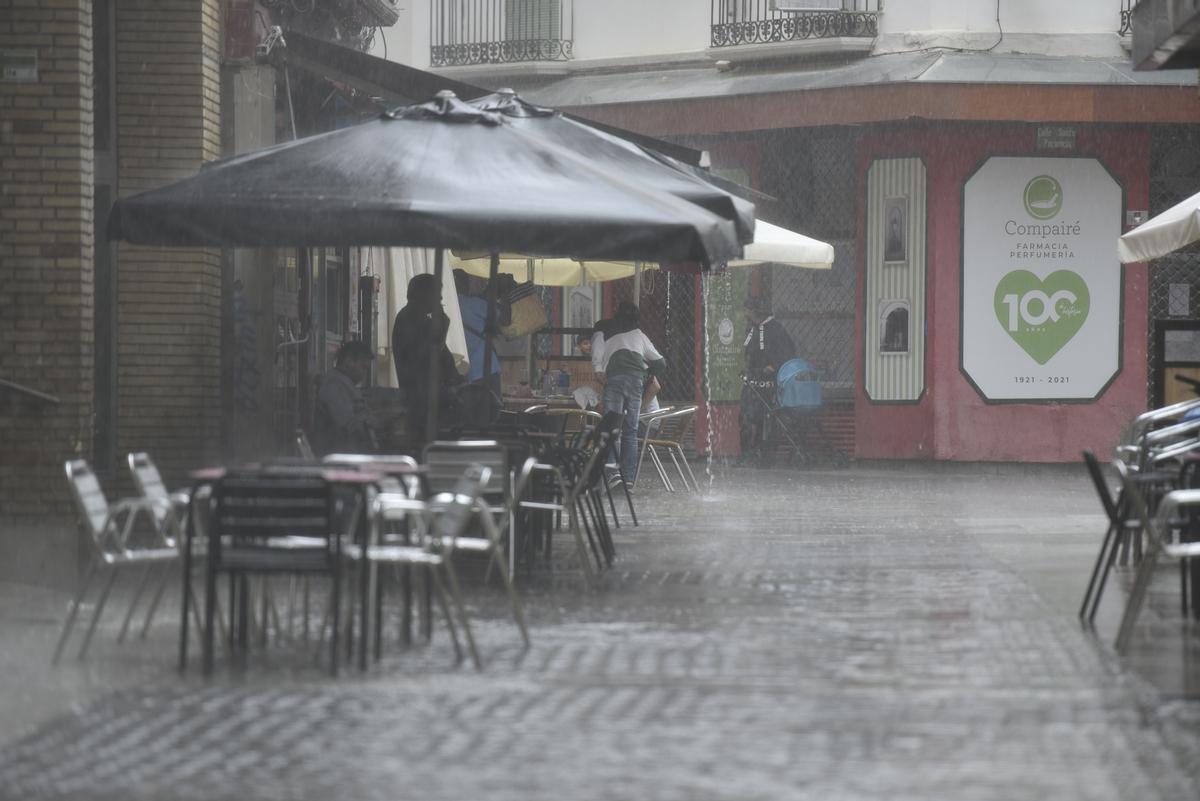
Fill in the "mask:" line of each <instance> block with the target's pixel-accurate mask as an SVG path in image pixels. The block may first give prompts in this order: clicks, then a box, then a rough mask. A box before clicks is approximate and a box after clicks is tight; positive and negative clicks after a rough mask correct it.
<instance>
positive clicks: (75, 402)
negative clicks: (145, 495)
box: [0, 0, 94, 579]
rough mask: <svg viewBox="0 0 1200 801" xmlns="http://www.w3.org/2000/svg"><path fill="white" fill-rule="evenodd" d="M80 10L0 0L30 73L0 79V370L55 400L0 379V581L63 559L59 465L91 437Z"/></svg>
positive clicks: (86, 66)
mask: <svg viewBox="0 0 1200 801" xmlns="http://www.w3.org/2000/svg"><path fill="white" fill-rule="evenodd" d="M91 6H92V4H91V0H0V49H4V50H17V49H20V50H33V51H34V52H36V55H37V69H38V78H37V80H36V82H30V83H15V82H11V81H0V279H2V280H0V378H3V379H5V380H8V381H13V382H16V383H19V384H24V385H26V386H31V387H33V388H35V389H37V390H39V391H41V392H45V393H48V394H51V395H55V396H57V397H58V398H59V399H60V400H61V403H60V404H59V405H56V406H54V405H41V404H38V403H37V402H34V401H30V400H25V399H23V398H21V397H20V396H18V395H15V394H13V393H11V392H9V391H6V390H2V389H0V443H2V444H0V451H2V452H0V553H3V554H4V558H3V559H2V560H0V578H5V579H8V578H13V577H22V576H25V577H28V576H41V575H44V574H46V573H47V572H54V571H55V570H56V569H58V570H60V572H61V571H67V572H72V571H73V569H74V565H73V563H70V564H66V565H60V564H58V563H57V561H56V560H55V559H54V558H53V556H52V554H53V553H55V552H57V553H59V554H60V555H61V553H62V549H63V548H66V549H68V550H67V552H68V553H71V552H72V550H71V549H73V546H74V542H75V534H74V529H73V526H72V525H71V519H72V518H73V511H72V509H71V507H70V505H69V501H68V496H67V495H66V494H65V480H64V478H63V472H62V465H63V461H64V460H65V459H68V458H71V457H73V456H76V455H80V456H87V455H88V450H89V448H90V446H91V441H92V429H91V426H92V416H91V415H92V380H93V355H92V330H93V318H92V308H93V307H92V296H93V290H92V280H93V275H92V255H93V246H94V239H93V233H94V232H93V230H92V228H93V225H92V213H93V209H92V203H93V163H92V148H93V144H92V38H91V37H92V34H91V13H92V12H91ZM18 538H20V540H19V541H18ZM67 561H68V562H70V560H67Z"/></svg>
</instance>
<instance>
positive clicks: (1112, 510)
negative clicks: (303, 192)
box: [1079, 450, 1141, 624]
mask: <svg viewBox="0 0 1200 801" xmlns="http://www.w3.org/2000/svg"><path fill="white" fill-rule="evenodd" d="M1083 461H1084V464H1085V465H1086V466H1087V471H1088V475H1089V476H1090V477H1091V479H1092V484H1093V485H1094V486H1095V488H1096V495H1097V496H1098V497H1099V498H1100V505H1101V506H1103V507H1104V514H1105V515H1106V516H1107V517H1108V528H1107V529H1106V530H1105V532H1104V539H1103V540H1101V542H1100V553H1098V554H1097V555H1096V564H1095V565H1094V566H1093V567H1092V575H1091V578H1090V579H1089V580H1088V586H1087V590H1086V591H1085V592H1084V594H1083V603H1082V604H1080V606H1079V618H1080V620H1083V621H1084V622H1086V623H1088V624H1091V623H1092V622H1093V621H1094V620H1095V618H1096V610H1097V609H1099V607H1100V597H1101V596H1102V595H1103V594H1104V587H1105V584H1106V583H1107V582H1108V576H1109V574H1110V573H1111V572H1112V568H1113V566H1114V565H1115V564H1116V560H1117V553H1118V551H1119V549H1120V548H1121V547H1122V546H1123V545H1124V544H1125V543H1127V542H1128V541H1129V540H1130V539H1132V538H1134V537H1136V536H1137V534H1138V530H1139V529H1140V528H1141V521H1139V520H1136V519H1132V518H1130V516H1129V514H1128V512H1129V504H1128V501H1126V500H1125V498H1124V496H1123V495H1122V494H1120V493H1118V495H1117V496H1116V497H1114V496H1113V494H1112V492H1111V491H1110V490H1109V487H1108V480H1107V479H1106V478H1105V477H1104V472H1103V470H1102V469H1101V467H1100V461H1099V460H1098V459H1097V458H1096V455H1095V454H1094V453H1092V452H1091V451H1088V450H1085V451H1084V452H1083Z"/></svg>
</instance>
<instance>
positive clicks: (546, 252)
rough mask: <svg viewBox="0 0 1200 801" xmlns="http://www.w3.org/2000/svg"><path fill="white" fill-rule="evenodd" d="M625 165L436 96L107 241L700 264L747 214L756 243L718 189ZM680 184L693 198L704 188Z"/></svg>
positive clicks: (732, 250)
mask: <svg viewBox="0 0 1200 801" xmlns="http://www.w3.org/2000/svg"><path fill="white" fill-rule="evenodd" d="M567 124H571V125H574V124H575V123H567ZM602 136H604V137H607V136H608V135H607V134H603V135H602ZM630 147H632V148H635V149H637V150H638V151H639V152H641V151H640V148H636V146H633V145H630ZM645 158H646V159H647V160H648V161H649V160H650V159H649V157H645ZM619 163H620V162H618V161H617V160H615V159H614V160H608V161H601V160H598V159H596V158H594V157H593V154H591V153H589V152H588V151H587V150H586V149H585V150H573V149H571V148H570V147H568V146H567V144H565V143H560V142H559V141H555V140H553V139H551V138H549V137H547V136H544V135H541V134H539V133H537V132H534V131H533V130H529V129H527V127H525V126H523V125H521V124H518V122H517V119H516V118H514V117H511V116H509V115H506V114H503V113H500V112H498V111H492V110H487V109H485V108H480V107H477V106H474V105H470V104H467V103H464V102H462V101H460V100H458V98H456V97H455V96H454V95H453V93H451V92H439V93H438V95H437V97H435V98H434V99H433V100H432V101H430V102H427V103H423V104H420V105H415V106H406V107H401V108H398V109H395V110H393V111H389V112H387V113H385V114H383V115H382V116H381V117H379V118H378V119H376V120H373V121H371V122H367V123H364V124H362V125H358V126H355V127H352V128H345V129H341V130H337V131H333V132H330V133H325V134H319V135H316V136H311V137H307V138H305V139H299V140H296V141H293V142H288V143H286V144H282V145H277V146H274V147H270V148H266V149H263V150H259V151H256V152H253V153H249V154H246V155H242V156H235V157H233V158H228V159H223V160H221V161H216V162H212V163H211V164H209V165H207V166H205V167H203V168H202V169H201V170H200V172H199V173H198V174H197V175H195V176H193V177H191V178H188V179H185V180H183V181H179V182H177V183H174V184H170V185H168V186H165V187H162V188H159V189H154V190H151V191H148V192H143V193H141V194H138V195H134V196H132V197H129V198H125V199H122V200H120V201H118V202H117V203H116V204H115V206H114V210H113V215H112V220H111V224H110V229H109V230H110V236H111V237H112V238H114V239H124V240H126V241H129V242H133V243H139V244H148V245H178V246H192V247H194V246H211V247H268V246H278V247H288V246H291V247H333V246H372V245H375V246H408V247H430V248H456V249H462V250H485V251H493V252H496V251H503V252H515V253H523V254H531V255H543V256H571V257H574V258H582V259H601V260H639V261H660V262H672V261H697V262H702V263H705V264H715V263H718V262H722V261H726V260H728V259H731V258H737V257H739V256H741V254H742V244H743V242H749V241H751V239H752V235H753V227H752V226H753V216H752V215H753V207H752V206H750V214H751V217H750V229H749V231H747V230H746V227H745V220H744V212H745V206H748V205H749V204H746V203H745V202H744V201H740V200H738V201H737V202H736V203H735V202H734V201H733V200H732V199H730V198H732V196H730V195H727V194H725V193H724V192H723V191H722V190H714V191H715V192H719V193H721V194H725V197H726V199H727V200H726V201H724V205H722V201H720V199H718V198H715V197H713V198H708V197H705V198H702V199H698V202H691V200H692V199H691V198H690V197H686V196H682V197H681V196H678V195H676V194H673V193H671V192H669V191H663V189H662V188H660V186H661V185H665V181H664V182H662V183H661V184H660V186H655V185H654V183H653V182H652V181H649V180H647V172H646V171H645V170H644V169H638V168H637V167H636V166H634V165H636V162H634V161H632V160H630V162H629V163H627V164H626V166H625V168H624V169H620V168H619ZM663 169H664V170H667V171H670V172H675V171H674V170H671V168H670V167H667V166H665V165H664V166H663ZM677 174H679V175H680V176H681V181H682V182H683V183H682V184H681V186H683V187H684V188H687V189H689V190H690V187H692V186H699V183H700V182H698V181H695V180H694V179H692V178H690V177H689V176H683V175H682V173H677ZM697 191H698V190H697ZM708 207H712V210H710V208H708ZM735 210H736V211H737V213H736V214H735ZM721 211H724V212H728V213H729V214H730V216H729V217H725V216H722V215H721V214H720V213H718V212H721Z"/></svg>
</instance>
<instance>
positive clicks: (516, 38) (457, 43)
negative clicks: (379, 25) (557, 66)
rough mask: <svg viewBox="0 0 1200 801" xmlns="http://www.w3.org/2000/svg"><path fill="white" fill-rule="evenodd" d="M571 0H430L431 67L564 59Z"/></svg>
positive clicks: (569, 47) (570, 44)
mask: <svg viewBox="0 0 1200 801" xmlns="http://www.w3.org/2000/svg"><path fill="white" fill-rule="evenodd" d="M573 10H574V6H573V2H572V0H430V5H429V12H430V13H429V39H430V50H429V63H430V64H431V65H432V66H434V67H461V66H467V65H472V64H508V63H512V62H520V61H569V60H570V59H571V58H572V56H573V52H572V50H573V47H574V44H573V38H572V33H571V31H572V28H573V25H574V21H573V20H574V15H573V13H572V12H573Z"/></svg>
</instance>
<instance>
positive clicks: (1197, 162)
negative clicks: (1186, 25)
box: [1146, 126, 1200, 405]
mask: <svg viewBox="0 0 1200 801" xmlns="http://www.w3.org/2000/svg"><path fill="white" fill-rule="evenodd" d="M1198 186H1200V131H1197V130H1196V129H1195V128H1194V127H1190V126H1163V127H1161V128H1158V129H1156V130H1155V132H1154V137H1153V139H1152V140H1151V149H1150V209H1149V211H1150V215H1151V216H1153V215H1155V214H1159V213H1160V212H1163V211H1166V210H1167V209H1169V208H1170V207H1171V206H1174V205H1175V204H1176V203H1179V202H1180V201H1182V200H1184V199H1185V198H1187V197H1190V196H1191V195H1192V194H1194V193H1195V191H1196V188H1197V187H1198ZM1172 287H1175V290H1174V296H1175V299H1174V302H1172V294H1173V291H1172ZM1184 287H1186V289H1183V288H1184ZM1181 289H1182V292H1181V291H1180V290H1181ZM1181 295H1182V297H1183V298H1185V299H1186V302H1180V298H1181ZM1149 316H1150V325H1149V330H1148V335H1149V341H1148V342H1147V349H1146V352H1147V353H1148V354H1149V373H1148V375H1149V380H1148V384H1149V386H1147V402H1148V403H1149V404H1151V405H1153V404H1155V403H1158V402H1159V401H1160V399H1161V398H1162V396H1163V391H1164V386H1163V385H1162V380H1161V377H1160V373H1161V368H1162V364H1161V363H1160V354H1159V351H1158V348H1157V342H1158V337H1159V331H1160V328H1161V324H1162V323H1166V322H1176V321H1200V244H1197V245H1192V246H1191V247H1187V248H1184V249H1183V250H1178V251H1176V252H1174V253H1171V254H1168V255H1166V256H1163V257H1162V258H1160V259H1155V260H1154V261H1153V262H1152V263H1151V266H1150V315H1149Z"/></svg>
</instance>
